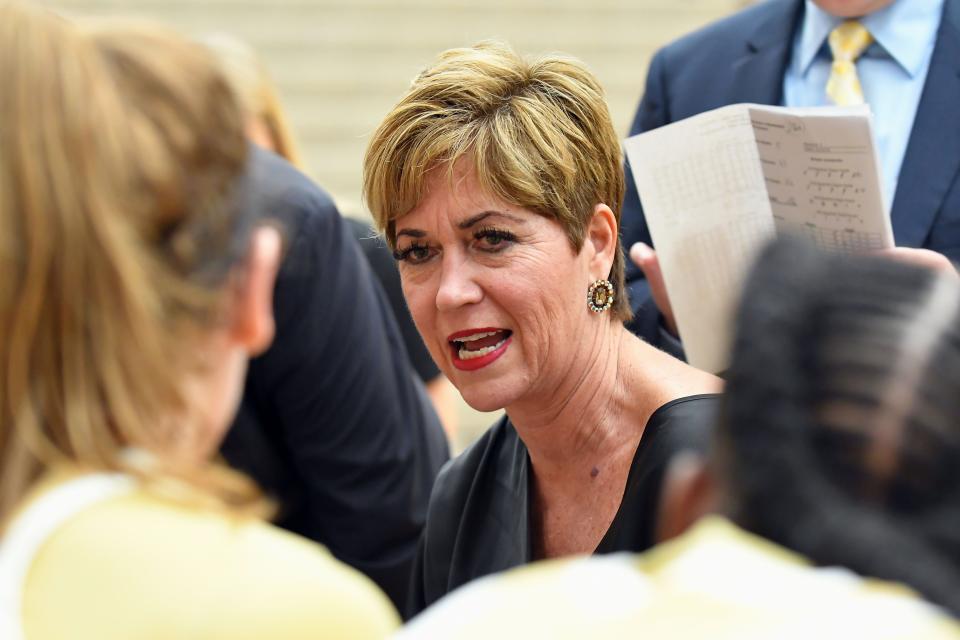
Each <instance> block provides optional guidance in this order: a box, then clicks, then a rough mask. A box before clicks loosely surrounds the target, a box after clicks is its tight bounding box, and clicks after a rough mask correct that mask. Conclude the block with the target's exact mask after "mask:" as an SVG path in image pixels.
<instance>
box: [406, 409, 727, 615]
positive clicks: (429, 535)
mask: <svg viewBox="0 0 960 640" xmlns="http://www.w3.org/2000/svg"><path fill="white" fill-rule="evenodd" d="M719 400H720V396H719V395H716V394H706V395H696V396H688V397H685V398H678V399H676V400H672V401H671V402H668V403H667V404H665V405H663V406H661V407H660V408H658V409H657V410H656V411H655V412H654V413H653V415H652V416H650V419H649V420H648V421H647V426H646V428H645V429H644V431H643V436H642V437H641V438H640V443H639V445H637V452H636V454H634V457H633V462H632V464H631V466H630V472H629V474H628V476H627V484H626V487H625V489H624V494H623V499H622V500H621V502H620V507H619V509H618V510H617V513H616V515H615V516H614V518H613V522H612V523H611V524H610V528H609V529H608V530H607V532H606V534H605V535H604V536H603V539H602V540H601V541H600V544H599V545H597V549H596V551H595V553H610V552H614V551H644V550H646V549H648V548H650V547H651V546H653V544H654V542H655V541H654V531H655V526H656V523H655V522H654V517H655V515H656V513H657V506H658V502H659V499H660V487H661V483H662V480H663V474H664V472H665V470H666V467H667V465H668V464H669V462H670V460H671V458H672V457H673V456H674V454H676V453H677V452H679V451H683V450H695V451H699V452H706V451H707V449H708V448H709V445H710V438H711V433H712V431H713V424H714V418H715V416H716V414H717V409H718V407H719ZM529 466H530V458H529V456H528V455H527V448H526V446H525V445H524V444H523V442H522V441H521V440H520V437H519V436H518V435H517V431H516V429H515V428H514V426H513V424H511V423H510V420H509V418H507V417H506V416H504V417H503V418H501V419H500V420H499V421H498V422H496V423H495V424H494V425H493V426H492V427H491V428H490V429H489V430H488V431H487V432H486V433H485V434H484V435H483V436H481V437H480V438H479V439H478V440H477V441H476V442H475V443H474V444H473V445H471V446H470V447H469V448H468V449H467V450H466V451H464V452H463V453H462V454H461V455H460V456H458V457H457V458H455V459H453V460H451V461H450V462H448V463H447V464H446V465H445V466H444V468H443V469H442V470H441V471H440V475H439V476H438V477H437V481H436V484H435V485H434V487H433V493H432V494H431V496H430V506H429V509H428V512H427V523H426V526H425V528H424V531H423V535H422V536H421V538H420V548H419V550H418V553H417V559H416V562H415V564H414V572H413V576H412V579H413V581H412V585H411V589H410V595H411V598H410V606H409V608H408V611H407V612H406V613H407V614H408V615H410V616H412V615H415V614H417V613H419V612H420V611H422V610H423V609H425V608H426V607H427V606H428V605H430V604H431V603H433V602H435V601H436V600H438V599H439V598H441V597H442V596H444V595H445V594H447V593H449V592H450V591H452V590H454V589H455V588H457V587H459V586H461V585H463V584H465V583H467V582H469V581H471V580H474V579H476V578H479V577H482V576H485V575H488V574H491V573H496V572H498V571H503V570H505V569H510V568H512V567H516V566H519V565H523V564H526V563H528V562H530V561H531V560H532V559H533V553H532V547H531V534H532V531H531V525H530V475H529Z"/></svg>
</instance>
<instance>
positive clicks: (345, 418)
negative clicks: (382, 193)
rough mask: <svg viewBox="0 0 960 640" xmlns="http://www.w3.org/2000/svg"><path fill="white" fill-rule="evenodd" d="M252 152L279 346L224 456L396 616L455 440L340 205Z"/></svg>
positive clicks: (257, 367)
mask: <svg viewBox="0 0 960 640" xmlns="http://www.w3.org/2000/svg"><path fill="white" fill-rule="evenodd" d="M252 154H253V155H252V159H251V174H252V175H251V179H252V181H253V186H252V189H251V192H252V193H253V197H255V198H257V200H258V203H257V206H259V207H261V208H262V210H263V211H264V212H266V214H267V215H269V216H270V217H273V218H276V219H277V220H279V221H280V223H281V225H282V227H283V229H284V232H285V236H286V243H287V252H286V255H285V257H284V260H283V264H282V265H281V268H280V272H279V274H278V276H277V285H276V292H275V295H274V313H275V315H276V325H277V332H276V338H275V340H274V343H273V345H272V346H271V347H270V349H269V350H268V351H267V352H266V353H264V354H263V355H262V356H260V357H258V358H255V359H254V360H252V361H251V363H250V370H249V373H248V375H247V381H246V387H245V390H244V396H243V400H242V403H241V405H240V410H239V412H238V415H237V419H236V422H235V423H234V425H233V427H232V428H231V430H230V432H229V433H228V434H227V437H226V439H225V441H224V444H223V449H222V450H223V454H224V456H225V457H226V459H227V460H228V461H229V462H230V463H231V464H232V465H234V466H235V467H237V468H239V469H242V470H243V471H246V472H247V473H248V474H250V475H251V476H252V477H253V478H254V479H256V480H257V482H258V483H259V484H260V485H261V486H262V487H263V488H264V489H265V490H266V491H267V493H268V494H270V495H271V496H273V497H274V498H276V499H277V500H278V501H279V503H280V507H281V510H280V515H279V518H278V520H277V524H279V525H280V526H283V527H285V528H287V529H289V530H291V531H294V532H296V533H299V534H301V535H304V536H307V537H309V538H312V539H314V540H316V541H318V542H320V543H322V544H324V545H326V546H327V548H329V549H330V551H331V552H332V553H333V554H334V556H336V557H337V558H338V559H340V560H342V561H343V562H345V563H347V564H349V565H351V566H353V567H355V568H357V569H358V570H360V571H362V572H363V573H365V574H366V575H367V576H369V577H370V578H371V579H373V581H374V582H376V583H377V584H378V585H379V586H380V587H381V588H382V589H383V590H384V591H385V592H386V593H387V594H388V595H389V596H390V598H391V599H392V600H393V601H394V603H396V604H398V605H399V604H401V603H404V602H405V599H406V592H407V589H408V586H409V576H410V572H411V567H412V563H413V558H414V554H415V552H416V547H417V540H418V539H419V536H420V531H421V529H422V527H423V525H424V520H425V518H426V509H427V502H428V499H429V495H430V491H431V487H432V486H433V481H434V478H435V477H436V474H437V471H438V470H439V469H440V467H441V466H442V465H443V463H444V462H446V461H447V459H448V458H449V451H448V448H447V440H446V436H445V435H444V432H443V429H442V428H441V426H440V422H439V420H438V418H437V416H436V414H435V413H434V410H433V407H432V405H431V403H430V401H429V399H428V397H427V395H426V392H425V391H424V388H423V385H422V384H421V383H420V381H419V380H418V379H417V378H416V376H414V375H413V374H412V371H411V370H410V365H409V363H408V360H407V353H406V349H405V348H404V346H403V340H402V339H401V337H400V332H399V330H398V329H397V326H396V323H395V322H394V319H393V313H392V312H391V311H390V307H389V305H388V303H387V301H386V299H385V297H384V295H383V292H382V291H381V290H380V286H379V285H378V284H377V282H376V280H375V278H374V276H373V274H372V273H371V272H370V269H369V267H368V265H367V262H366V260H365V259H364V258H363V257H362V255H361V253H360V249H359V248H358V247H357V243H356V242H355V241H354V239H353V237H352V235H351V233H350V230H349V227H347V225H345V224H344V223H343V220H342V218H341V217H340V215H339V213H338V212H337V209H336V207H335V206H334V204H333V201H332V200H331V199H330V197H329V196H328V195H327V194H326V193H324V192H323V191H322V190H321V189H319V188H318V187H317V186H316V185H314V184H313V183H312V182H310V180H309V179H307V178H306V177H304V176H303V175H302V174H300V173H299V172H297V171H296V170H295V169H294V168H293V167H291V166H290V165H289V164H287V163H286V162H284V161H283V160H281V159H280V158H278V157H276V156H274V155H273V154H270V153H268V152H265V151H260V150H255V151H253V152H252Z"/></svg>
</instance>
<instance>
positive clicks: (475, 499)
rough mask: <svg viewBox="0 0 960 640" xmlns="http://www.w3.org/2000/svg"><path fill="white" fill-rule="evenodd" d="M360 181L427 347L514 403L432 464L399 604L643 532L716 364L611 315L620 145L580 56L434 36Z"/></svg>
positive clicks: (486, 400)
mask: <svg viewBox="0 0 960 640" xmlns="http://www.w3.org/2000/svg"><path fill="white" fill-rule="evenodd" d="M364 190H365V196H366V200H367V204H368V205H369V206H370V209H371V211H372V212H373V216H374V219H375V221H376V222H377V224H378V225H379V227H380V228H381V229H382V230H383V231H384V232H385V234H386V239H387V242H389V243H390V245H391V246H392V247H393V248H394V250H395V255H396V257H397V259H398V260H399V262H400V274H401V280H402V282H403V289H404V294H405V296H406V299H407V304H408V306H409V307H410V311H411V313H412V315H413V318H414V321H415V322H416V324H417V328H418V329H419V331H420V333H421V335H422V336H423V338H424V342H425V343H426V345H427V348H428V349H429V350H430V353H431V355H432V356H433V358H434V360H435V361H436V362H437V364H438V366H439V367H440V369H441V370H442V371H443V372H444V374H446V375H447V377H448V378H449V379H450V380H451V381H452V382H453V384H454V385H455V386H456V387H457V388H458V390H459V391H460V393H461V394H462V395H463V397H464V399H465V400H466V401H467V402H468V403H469V404H470V405H471V406H473V407H474V408H476V409H479V410H481V411H492V410H495V409H501V408H502V409H506V414H507V415H506V417H505V418H504V419H502V420H500V421H499V422H498V423H497V424H495V425H494V426H493V427H492V428H491V429H490V430H489V431H487V433H486V434H484V435H483V436H482V437H481V438H480V440H479V441H478V442H476V443H475V444H474V445H473V446H471V447H470V448H468V449H467V450H466V451H465V452H464V453H463V454H462V455H461V456H460V457H459V458H457V459H456V460H455V461H453V462H452V463H451V464H450V465H448V466H447V467H446V468H445V469H444V470H443V471H442V472H441V474H440V476H439V477H438V479H437V483H436V485H435V488H434V491H433V494H432V497H431V502H430V510H429V513H428V516H427V526H426V529H425V531H424V534H423V538H422V540H421V552H420V556H419V562H418V566H417V568H416V574H415V576H414V585H413V588H414V596H413V602H412V604H411V610H410V613H415V612H416V611H418V610H420V609H422V608H423V607H425V606H426V605H428V604H430V603H431V602H433V601H435V600H437V599H438V598H440V597H441V596H443V595H444V594H445V593H447V592H448V591H449V590H451V589H453V588H455V587H457V586H458V585H460V584H463V583H465V582H467V581H469V580H471V579H473V578H476V577H479V576H482V575H485V574H488V573H492V572H495V571H498V570H502V569H506V568H508V567H512V566H516V565H520V564H524V563H526V562H529V561H530V560H533V559H536V558H550V557H556V556H563V555H568V554H577V553H593V552H597V553H602V552H608V551H617V550H628V549H629V550H641V549H644V548H646V547H648V546H650V545H651V544H652V543H653V531H654V526H655V521H656V510H657V496H658V487H659V482H660V477H661V475H662V471H663V468H664V465H665V464H666V460H667V459H669V457H670V456H671V455H672V453H673V452H674V451H677V450H679V449H682V448H685V447H687V446H702V445H704V444H705V440H706V438H705V436H706V433H707V431H708V430H709V426H710V416H711V415H712V411H713V409H714V407H715V404H716V400H717V397H716V396H715V395H714V392H716V391H717V390H719V388H720V383H719V381H718V380H717V379H716V378H714V377H713V376H711V375H708V374H706V373H703V372H700V371H697V370H695V369H692V368H691V367H689V366H687V365H686V364H684V363H682V362H680V361H678V360H676V359H674V358H672V357H670V356H668V355H667V354H664V353H662V352H660V351H657V350H656V349H654V348H652V347H650V346H649V345H647V344H645V343H643V342H641V341H640V340H638V339H637V338H635V337H634V336H633V335H631V334H630V333H629V332H628V331H626V329H625V328H624V325H623V323H624V320H626V319H628V318H629V316H630V308H629V306H628V304H627V300H626V297H625V293H624V286H623V268H624V263H623V254H622V252H621V250H620V244H619V242H618V235H619V223H620V205H621V199H622V197H623V172H622V168H621V154H620V144H619V141H618V139H617V136H616V134H615V133H614V130H613V126H612V124H611V122H610V115H609V112H608V110H607V107H606V104H605V102H604V96H603V91H602V89H601V88H600V85H599V83H598V82H597V81H596V79H595V78H594V77H593V75H592V74H591V73H590V72H589V71H588V70H587V69H586V67H585V66H584V65H583V64H582V63H580V62H578V61H576V60H574V59H572V58H568V57H564V56H544V57H540V58H536V59H532V60H527V59H524V58H523V57H521V56H519V55H517V54H516V53H514V52H513V51H512V50H511V49H510V48H509V47H507V46H505V45H502V44H498V43H490V42H488V43H482V44H480V45H478V46H476V47H472V48H467V49H453V50H450V51H447V52H444V53H443V54H441V55H440V56H439V58H438V59H437V60H436V61H435V62H434V63H433V64H432V65H431V66H430V67H429V68H428V69H427V70H425V71H424V72H423V73H421V74H420V75H419V76H418V77H417V79H416V80H414V82H413V85H412V86H411V87H410V89H409V90H408V91H407V92H406V94H405V95H404V96H403V97H402V98H401V99H400V102H399V103H398V104H397V105H396V107H394V109H393V110H392V111H391V112H390V113H389V114H387V116H386V118H385V119H384V121H383V123H381V125H380V127H379V128H378V129H377V130H376V132H375V133H374V135H373V139H372V140H371V142H370V146H369V148H368V150H367V155H366V159H365V163H364Z"/></svg>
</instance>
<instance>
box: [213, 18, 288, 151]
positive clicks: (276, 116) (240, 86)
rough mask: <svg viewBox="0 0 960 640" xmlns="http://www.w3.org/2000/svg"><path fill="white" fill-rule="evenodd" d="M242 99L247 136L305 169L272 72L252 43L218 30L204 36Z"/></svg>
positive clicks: (232, 86) (228, 79)
mask: <svg viewBox="0 0 960 640" xmlns="http://www.w3.org/2000/svg"><path fill="white" fill-rule="evenodd" d="M201 43H202V44H203V45H204V46H205V47H207V49H209V50H210V51H211V52H212V53H213V55H214V57H216V59H217V62H219V64H220V67H221V69H223V71H224V73H225V74H226V77H227V81H228V82H229V83H230V87H231V88H232V89H233V91H234V93H235V94H236V95H237V98H238V99H239V101H240V107H241V109H242V110H243V113H244V117H245V127H246V132H247V136H248V137H249V138H250V139H251V140H253V141H254V142H256V143H257V144H259V145H261V146H262V147H264V148H266V149H269V150H270V151H273V152H274V153H276V154H277V155H279V156H280V157H281V158H284V159H285V160H287V161H288V162H289V163H290V164H292V165H293V166H295V167H297V168H298V169H301V170H302V169H303V159H302V157H301V156H300V151H299V149H298V147H297V144H296V142H295V140H294V136H293V129H292V128H291V127H290V124H289V121H288V119H287V116H286V113H285V112H284V109H283V106H282V104H281V102H280V96H279V95H278V93H277V89H276V87H275V86H274V83H273V80H272V79H271V78H270V74H269V73H267V69H266V67H265V66H264V65H263V63H262V62H261V61H260V58H259V57H258V56H257V52H256V51H255V50H254V48H253V47H252V46H250V44H248V43H247V42H244V41H243V40H241V39H240V38H237V37H236V36H233V35H229V34H226V33H215V34H211V35H209V36H206V37H204V38H202V39H201Z"/></svg>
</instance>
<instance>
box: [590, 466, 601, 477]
mask: <svg viewBox="0 0 960 640" xmlns="http://www.w3.org/2000/svg"><path fill="white" fill-rule="evenodd" d="M598 475H600V469H598V468H597V467H594V468H593V469H590V477H591V478H596V477H597V476H598Z"/></svg>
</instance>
